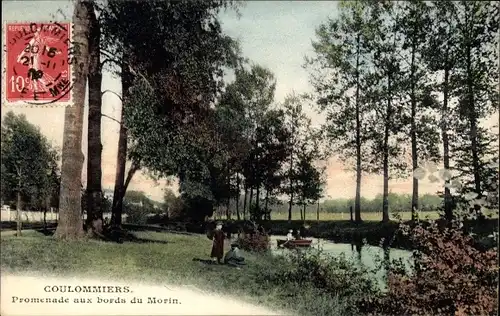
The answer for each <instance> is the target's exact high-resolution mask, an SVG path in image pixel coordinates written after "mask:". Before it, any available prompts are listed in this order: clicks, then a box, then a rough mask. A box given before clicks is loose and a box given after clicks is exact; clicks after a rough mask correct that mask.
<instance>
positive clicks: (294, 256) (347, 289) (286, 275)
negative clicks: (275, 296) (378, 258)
mask: <svg viewBox="0 0 500 316" xmlns="http://www.w3.org/2000/svg"><path fill="white" fill-rule="evenodd" d="M277 261H278V262H279V264H276V265H275V266H274V267H269V268H268V269H266V270H262V272H261V274H260V275H259V276H258V278H260V282H262V284H267V283H271V284H275V285H278V286H280V287H282V288H285V289H310V290H313V291H314V292H317V293H321V294H322V296H327V297H330V299H332V298H337V299H342V298H346V299H345V300H342V301H343V302H345V303H346V305H345V306H343V308H344V309H345V310H344V312H343V314H342V315H347V314H351V315H358V314H359V313H358V309H357V306H356V302H357V301H359V300H361V298H362V297H364V296H365V295H375V293H378V291H379V290H378V287H377V283H376V281H375V279H374V278H372V277H371V276H370V274H369V273H368V271H367V270H366V269H365V268H363V267H359V266H356V265H354V264H353V263H352V262H351V261H349V260H348V259H347V258H346V257H345V256H343V255H341V256H336V257H333V256H328V255H326V254H324V253H323V252H322V251H309V250H305V251H304V250H297V251H294V252H291V253H290V256H287V257H284V256H283V257H281V258H280V260H277ZM299 291H300V290H299ZM299 295H300V294H299ZM330 315H331V314H330Z"/></svg>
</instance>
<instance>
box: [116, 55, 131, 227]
mask: <svg viewBox="0 0 500 316" xmlns="http://www.w3.org/2000/svg"><path fill="white" fill-rule="evenodd" d="M126 60H127V58H126V56H124V61H123V65H122V78H121V79H122V113H121V119H120V122H121V123H120V138H119V139H118V155H117V159H116V177H115V190H114V192H113V209H112V214H111V226H113V227H115V228H119V227H120V226H121V224H122V214H123V197H124V196H125V185H124V180H125V167H126V163H127V128H126V126H125V106H126V104H127V99H128V93H129V88H130V87H131V86H132V74H131V73H130V71H129V69H128V63H127V61H126Z"/></svg>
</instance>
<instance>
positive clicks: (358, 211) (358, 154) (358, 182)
mask: <svg viewBox="0 0 500 316" xmlns="http://www.w3.org/2000/svg"><path fill="white" fill-rule="evenodd" d="M360 37H361V36H360V34H358V36H357V40H356V42H357V44H356V45H357V52H356V197H355V199H354V212H355V214H356V215H355V217H356V222H361V221H362V220H361V120H360V109H359V106H360V105H359V85H360V83H359V57H360V56H359V55H360V45H361V43H360V41H361V38H360Z"/></svg>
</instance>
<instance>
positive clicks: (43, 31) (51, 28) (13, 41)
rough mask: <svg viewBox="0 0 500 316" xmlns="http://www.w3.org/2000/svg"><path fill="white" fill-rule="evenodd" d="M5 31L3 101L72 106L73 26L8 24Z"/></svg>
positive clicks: (61, 24)
mask: <svg viewBox="0 0 500 316" xmlns="http://www.w3.org/2000/svg"><path fill="white" fill-rule="evenodd" d="M3 31H4V44H5V46H4V59H3V60H4V72H3V73H4V76H5V77H4V80H3V87H2V90H3V99H4V100H2V102H3V103H6V104H10V105H12V104H32V105H43V104H70V103H71V101H72V95H71V88H72V82H73V80H72V72H71V64H72V63H74V57H73V56H72V55H73V52H72V50H73V48H72V45H71V34H72V32H71V31H72V26H71V23H57V22H50V23H35V22H31V23H28V22H26V23H6V24H5V25H4V30H3Z"/></svg>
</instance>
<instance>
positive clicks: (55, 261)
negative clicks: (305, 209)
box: [1, 232, 363, 315]
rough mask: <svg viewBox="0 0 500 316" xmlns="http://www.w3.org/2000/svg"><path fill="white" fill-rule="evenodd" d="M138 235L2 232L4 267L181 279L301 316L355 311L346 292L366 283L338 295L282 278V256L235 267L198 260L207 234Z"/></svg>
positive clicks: (206, 248)
mask: <svg viewBox="0 0 500 316" xmlns="http://www.w3.org/2000/svg"><path fill="white" fill-rule="evenodd" d="M134 234H135V235H136V236H137V237H139V239H138V240H136V241H135V242H125V243H123V244H116V243H108V242H101V241H94V240H90V241H74V242H64V241H56V240H54V239H53V238H52V237H48V236H43V235H41V234H39V233H35V232H26V233H25V234H24V236H23V237H20V238H17V237H14V236H2V238H1V247H2V253H1V268H2V270H3V271H11V272H20V271H28V270H30V271H39V272H46V273H57V274H72V275H79V276H87V277H99V276H102V277H104V276H105V277H111V278H116V279H120V280H121V279H129V280H139V279H141V280H146V281H151V282H155V283H163V284H165V283H170V284H176V283H177V284H178V283H181V282H182V284H192V285H195V286H197V287H199V288H202V289H207V290H211V291H217V292H221V293H226V294H230V295H232V296H236V297H239V298H241V299H244V300H247V301H249V302H252V303H258V304H263V305H267V306H270V307H277V308H279V309H282V310H285V311H293V312H294V314H298V315H349V314H356V312H355V310H354V309H352V306H351V305H352V304H351V303H350V300H349V298H347V297H345V296H343V293H344V292H343V291H344V290H345V291H346V292H345V293H349V295H352V292H353V291H355V290H352V287H353V286H359V284H360V283H363V282H356V281H354V282H353V281H352V279H351V280H349V279H346V280H345V282H344V281H342V282H344V283H339V284H338V287H339V292H338V293H337V294H335V295H332V294H331V293H329V294H326V293H325V292H324V291H321V290H320V289H318V288H316V287H315V286H314V284H312V282H310V281H309V283H308V281H307V280H306V281H304V282H302V283H296V282H294V281H293V280H292V279H288V278H286V277H283V276H286V275H287V274H286V273H288V271H291V270H292V269H291V268H292V266H291V265H290V264H291V263H290V262H287V261H285V259H283V258H279V257H273V256H271V255H268V254H267V255H256V254H251V253H244V255H245V257H246V259H247V261H248V265H247V266H246V267H244V268H243V269H241V270H236V269H234V268H230V267H228V266H217V265H207V264H204V263H201V262H197V261H193V259H194V258H200V259H207V257H208V255H209V253H210V247H211V243H210V241H209V240H208V239H207V238H206V237H205V236H203V235H201V236H200V235H195V236H187V235H178V234H168V233H153V232H136V233H134ZM342 265H343V266H345V263H342ZM340 266H341V265H339V267H340ZM339 269H342V268H339ZM349 269H350V268H349ZM341 274H342V275H343V274H344V273H341ZM273 276H274V277H273ZM351 278H352V277H351ZM350 289H351V290H350Z"/></svg>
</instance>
